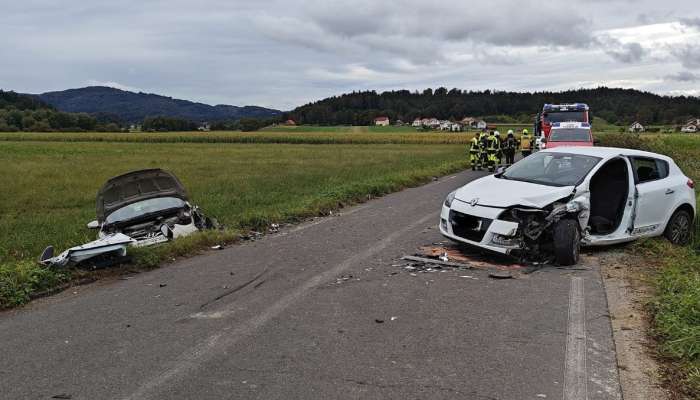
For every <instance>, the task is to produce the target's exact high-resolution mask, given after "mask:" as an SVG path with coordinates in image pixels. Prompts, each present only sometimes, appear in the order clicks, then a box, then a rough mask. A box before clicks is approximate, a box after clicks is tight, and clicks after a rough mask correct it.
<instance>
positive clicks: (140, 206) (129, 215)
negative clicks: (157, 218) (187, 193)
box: [105, 197, 185, 224]
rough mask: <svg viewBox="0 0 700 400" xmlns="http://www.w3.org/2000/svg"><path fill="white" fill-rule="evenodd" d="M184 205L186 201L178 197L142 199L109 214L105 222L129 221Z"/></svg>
mask: <svg viewBox="0 0 700 400" xmlns="http://www.w3.org/2000/svg"><path fill="white" fill-rule="evenodd" d="M184 206H185V202H184V201H182V200H181V199H178V198H176V197H156V198H154V199H148V200H141V201H138V202H136V203H132V204H129V205H128V206H124V207H122V208H120V209H118V210H117V211H115V212H113V213H111V214H109V215H108V216H107V218H106V220H105V222H106V223H108V224H113V223H116V222H123V221H129V220H132V219H135V218H139V217H141V216H143V215H146V214H151V213H157V212H159V211H165V210H171V209H176V208H182V207H184Z"/></svg>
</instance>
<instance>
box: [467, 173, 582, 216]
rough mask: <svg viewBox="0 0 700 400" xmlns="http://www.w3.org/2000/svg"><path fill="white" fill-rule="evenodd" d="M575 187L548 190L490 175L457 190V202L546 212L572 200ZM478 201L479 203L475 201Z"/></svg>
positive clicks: (547, 188) (546, 187)
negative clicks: (559, 202) (516, 207)
mask: <svg viewBox="0 0 700 400" xmlns="http://www.w3.org/2000/svg"><path fill="white" fill-rule="evenodd" d="M573 191H574V186H547V185H538V184H535V183H529V182H521V181H512V180H507V179H499V178H496V177H494V176H493V175H489V176H486V177H483V178H480V179H477V180H475V181H472V182H470V183H468V184H466V185H464V186H462V187H461V188H459V189H458V190H457V193H455V198H456V199H457V200H460V201H463V202H465V203H471V202H474V201H476V203H475V204H474V205H476V204H479V205H482V206H491V207H501V208H506V207H512V206H516V205H520V206H525V207H535V208H543V207H545V206H547V205H549V204H551V203H553V202H555V201H557V200H560V199H562V198H564V197H567V196H569V195H570V194H571V193H572V192H573ZM475 199H476V200H475Z"/></svg>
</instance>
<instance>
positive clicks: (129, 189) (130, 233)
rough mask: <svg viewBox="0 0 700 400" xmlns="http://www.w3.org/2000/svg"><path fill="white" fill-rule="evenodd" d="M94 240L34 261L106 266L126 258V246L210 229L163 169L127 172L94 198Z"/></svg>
mask: <svg viewBox="0 0 700 400" xmlns="http://www.w3.org/2000/svg"><path fill="white" fill-rule="evenodd" d="M87 227H88V228H90V229H99V231H98V234H97V236H98V239H97V240H95V241H92V242H89V243H86V244H83V245H80V246H75V247H71V248H70V249H68V250H66V251H64V252H63V253H61V254H59V255H58V256H54V254H53V253H54V250H53V247H52V246H49V247H47V248H46V250H44V252H43V253H42V255H41V256H40V258H39V262H40V263H42V264H45V265H52V266H65V265H67V264H80V263H83V262H86V261H88V260H89V261H90V262H91V263H93V264H99V263H104V264H109V263H111V262H112V261H114V260H117V259H119V258H121V257H124V256H126V248H127V246H138V247H140V246H148V245H152V244H156V243H162V242H166V241H168V240H171V239H174V238H177V237H180V236H186V235H189V234H191V233H193V232H196V231H198V230H201V229H209V228H214V227H215V222H214V221H212V220H211V219H209V218H207V217H205V216H204V215H203V214H202V213H201V211H200V210H199V208H198V207H197V206H193V205H191V204H190V203H189V200H188V197H187V192H186V191H185V188H184V186H183V185H182V183H181V182H180V180H178V179H177V177H175V175H173V174H171V173H170V172H167V171H164V170H162V169H146V170H140V171H133V172H129V173H127V174H124V175H120V176H117V177H114V178H112V179H110V180H108V181H107V182H106V183H105V184H104V186H102V188H101V189H100V190H99V192H98V193H97V220H95V221H92V222H90V223H88V224H87Z"/></svg>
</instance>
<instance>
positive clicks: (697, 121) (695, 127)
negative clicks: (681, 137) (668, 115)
mask: <svg viewBox="0 0 700 400" xmlns="http://www.w3.org/2000/svg"><path fill="white" fill-rule="evenodd" d="M699 130H700V118H693V119H689V120H688V122H686V123H685V125H683V127H682V128H681V132H683V133H696V132H697V131H699Z"/></svg>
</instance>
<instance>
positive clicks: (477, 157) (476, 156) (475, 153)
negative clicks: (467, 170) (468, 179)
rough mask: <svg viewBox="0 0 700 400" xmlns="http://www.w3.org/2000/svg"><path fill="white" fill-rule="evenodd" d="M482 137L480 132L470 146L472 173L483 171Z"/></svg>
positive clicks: (475, 135)
mask: <svg viewBox="0 0 700 400" xmlns="http://www.w3.org/2000/svg"><path fill="white" fill-rule="evenodd" d="M480 136H481V135H480V132H477V133H475V134H474V137H473V138H472V140H471V142H470V145H469V163H470V164H471V165H472V171H476V170H477V169H478V170H479V171H481V168H482V163H481V138H480Z"/></svg>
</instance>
